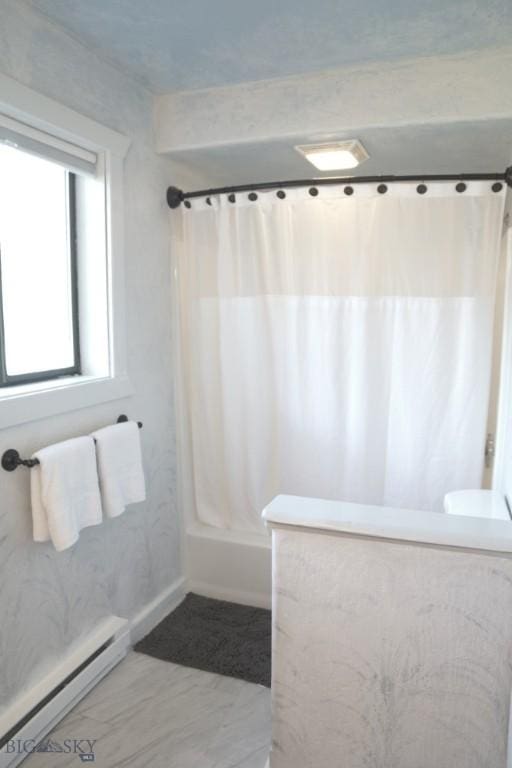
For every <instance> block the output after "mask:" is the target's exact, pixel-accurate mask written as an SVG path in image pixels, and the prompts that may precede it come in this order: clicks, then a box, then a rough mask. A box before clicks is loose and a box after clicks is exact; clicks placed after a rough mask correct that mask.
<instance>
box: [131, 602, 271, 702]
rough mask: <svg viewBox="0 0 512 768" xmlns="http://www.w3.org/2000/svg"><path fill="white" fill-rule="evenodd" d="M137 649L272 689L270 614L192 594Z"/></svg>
mask: <svg viewBox="0 0 512 768" xmlns="http://www.w3.org/2000/svg"><path fill="white" fill-rule="evenodd" d="M135 650H136V651H138V652H139V653H146V654H147V655H148V656H154V657H155V658H157V659H162V660H163V661H172V662H174V663H175V664H182V665H183V666H185V667H194V668H195V669H202V670H203V671H205V672H216V673H217V674H218V675H226V676H227V677H237V678H239V679H241V680H247V682H249V683H259V684H260V685H266V686H267V687H270V655H271V614H270V611H267V610H266V609H264V608H250V607H248V606H246V605H238V603H227V602H225V601H224V600H212V599H211V598H209V597H201V596H200V595H194V594H193V593H192V592H190V593H189V594H188V595H187V596H186V598H185V600H184V601H183V602H182V603H181V605H179V606H178V607H177V608H176V610H174V611H173V612H172V613H170V614H169V615H168V616H166V617H165V619H164V620H163V621H161V622H160V624H158V626H156V627H155V628H154V629H153V630H152V631H151V632H150V633H149V635H146V637H144V638H143V639H142V640H141V641H140V642H139V643H137V645H136V646H135Z"/></svg>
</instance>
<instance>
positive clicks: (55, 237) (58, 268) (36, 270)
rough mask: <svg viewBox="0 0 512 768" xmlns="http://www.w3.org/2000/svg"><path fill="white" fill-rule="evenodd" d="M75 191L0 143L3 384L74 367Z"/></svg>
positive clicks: (65, 176) (62, 175) (55, 172)
mask: <svg viewBox="0 0 512 768" xmlns="http://www.w3.org/2000/svg"><path fill="white" fill-rule="evenodd" d="M70 185H71V186H72V185H73V176H72V174H70V173H69V172H68V171H67V170H66V169H64V168H63V167H61V166H60V165H57V164H56V163H53V162H50V161H47V160H44V159H41V158H39V157H35V156H33V155H30V154H28V153H26V152H22V151H20V150H18V149H15V148H13V147H10V146H7V145H0V259H1V262H0V266H1V288H2V290H1V300H2V309H3V331H4V333H3V336H4V338H3V353H4V358H5V359H4V361H3V367H4V377H5V378H6V379H7V381H4V382H3V383H4V384H5V383H9V382H8V379H9V377H16V376H26V377H30V374H38V373H39V374H40V373H41V372H46V371H57V372H58V371H62V370H63V369H64V370H66V369H73V368H76V360H75V330H76V329H75V328H74V320H73V316H74V309H75V308H74V296H75V292H74V280H75V277H74V259H73V248H74V244H73V248H72V247H71V246H72V238H73V237H74V233H73V226H72V221H73V218H72V217H73V216H74V210H72V209H73V208H74V204H73V195H72V194H70V192H71V193H72V192H73V189H71V190H70ZM70 209H71V210H70ZM70 214H72V215H70ZM0 333H1V328H0ZM0 346H1V345H0ZM5 374H6V376H5ZM34 378H37V376H35V377H34ZM0 383H1V382H0Z"/></svg>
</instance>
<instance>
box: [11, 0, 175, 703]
mask: <svg viewBox="0 0 512 768" xmlns="http://www.w3.org/2000/svg"><path fill="white" fill-rule="evenodd" d="M0 17H1V20H2V21H1V24H0V70H1V71H2V72H3V73H5V74H7V75H9V76H11V77H14V78H16V79H17V80H19V81H21V82H22V83H24V84H26V85H28V86H30V87H31V88H33V89H35V90H37V91H39V92H41V93H43V94H45V95H47V96H49V97H51V98H54V99H56V100H58V101H59V102H61V103H63V104H65V105H67V106H69V107H72V108H74V109H76V110H77V111H79V112H81V113H83V114H85V115H87V116H89V117H91V118H93V119H95V120H98V121H100V122H102V123H104V124H105V125H108V126H110V127H112V128H114V129H115V130H117V131H119V132H121V133H123V134H125V135H128V136H129V137H130V138H131V139H132V145H131V148H130V150H129V153H128V156H127V159H126V166H125V221H126V224H125V227H126V233H125V253H126V298H127V325H128V327H127V338H128V363H129V373H130V376H131V379H132V382H133V384H134V386H135V395H134V396H133V397H132V398H129V399H126V400H123V401H120V402H117V403H108V404H105V405H102V406H99V407H94V408H87V409H84V410H80V411H77V412H73V413H69V414H65V415H62V416H59V417H56V418H52V419H48V420H42V421H38V422H35V423H31V424H25V425H23V426H20V427H18V428H13V429H8V430H3V431H1V432H0V452H3V450H4V449H5V448H8V447H14V448H17V449H19V450H20V452H21V453H22V454H24V455H30V453H31V452H32V451H34V450H35V449H37V448H39V447H41V446H43V445H45V444H47V443H50V442H52V441H57V440H61V439H65V438H68V437H72V436H75V435H79V434H82V433H87V432H88V431H90V430H92V429H94V428H96V427H99V426H102V425H105V424H108V423H110V422H112V421H113V420H114V419H115V418H116V417H117V415H118V414H119V413H122V412H125V413H127V414H129V415H130V416H132V417H134V418H137V419H140V420H142V421H143V422H144V429H143V431H142V433H141V435H142V441H143V451H144V459H145V468H146V477H147V488H148V499H147V502H146V503H145V504H142V505H138V506H137V507H134V508H132V509H130V510H129V511H128V512H127V513H125V515H124V516H122V517H121V518H118V519H116V520H112V521H108V522H106V523H105V524H104V525H102V526H100V527H97V528H93V529H89V530H86V531H84V532H83V533H82V535H81V537H80V541H79V543H78V544H77V545H76V546H75V547H73V549H72V550H70V551H67V552H64V553H61V554H57V553H56V552H55V551H54V550H53V549H52V548H51V546H49V545H41V544H34V543H33V542H32V541H31V513H30V505H29V473H28V470H25V469H19V470H17V471H16V472H14V473H13V474H7V473H5V472H0V614H1V616H2V621H1V622H0V706H2V705H4V704H6V703H7V702H8V701H10V700H11V699H12V698H13V697H14V696H15V695H16V694H17V693H19V691H20V690H22V689H23V688H25V687H27V686H29V685H30V683H31V682H32V681H33V680H34V679H35V678H36V677H37V676H38V675H39V674H40V673H41V672H42V671H44V670H45V669H47V668H48V667H49V666H50V665H51V664H52V662H53V661H54V660H55V659H56V658H58V657H59V656H61V655H62V653H63V652H64V651H65V650H66V649H67V648H68V647H69V645H70V644H71V643H73V642H75V641H77V640H78V639H79V638H80V637H81V636H82V635H84V634H86V633H87V632H88V631H89V630H90V629H91V627H93V626H94V624H95V623H96V622H97V620H98V619H100V618H101V617H103V616H105V615H108V614H111V613H115V614H118V615H120V616H125V617H128V618H130V617H131V616H133V615H134V614H135V613H137V612H138V611H139V610H140V609H141V608H142V607H143V606H144V605H145V604H147V603H148V602H149V601H150V600H152V599H154V598H155V597H156V595H157V594H158V593H159V592H160V591H161V590H163V589H164V588H166V587H167V586H168V585H169V584H171V583H172V581H174V579H176V578H177V577H178V576H179V575H180V571H181V565H180V553H179V541H180V536H179V524H178V519H177V513H176V507H175V498H174V491H175V440H174V433H175V428H174V413H173V406H172V376H171V374H172V356H171V305H170V288H169V286H170V279H171V274H170V263H169V255H168V217H167V208H166V205H165V200H164V193H165V188H166V186H167V184H168V183H169V180H170V177H171V167H170V165H169V164H168V161H166V160H165V159H163V158H161V157H158V156H157V155H155V153H154V151H153V149H152V127H151V109H152V101H151V96H150V94H149V93H148V92H147V91H146V90H144V88H142V87H141V86H140V85H138V84H137V83H135V82H133V81H132V80H130V79H128V78H127V77H126V76H125V75H124V74H123V73H122V72H120V71H119V70H117V69H115V68H114V67H112V66H110V65H109V64H107V63H105V62H103V61H102V60H101V59H99V58H98V57H97V56H96V55H95V54H94V53H93V52H91V51H89V50H88V49H86V48H85V47H83V46H82V45H81V44H79V43H77V42H76V41H75V40H74V39H72V38H71V37H69V36H68V35H66V34H64V33H63V32H61V31H60V30H58V29H57V28H54V27H53V26H51V25H50V24H49V23H48V22H47V21H46V20H44V18H43V17H40V16H38V15H37V14H35V13H34V12H32V11H30V10H29V9H28V8H27V7H26V6H25V4H24V3H23V2H20V0H0ZM28 224H29V223H28Z"/></svg>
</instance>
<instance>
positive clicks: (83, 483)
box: [30, 437, 102, 552]
mask: <svg viewBox="0 0 512 768" xmlns="http://www.w3.org/2000/svg"><path fill="white" fill-rule="evenodd" d="M32 458H33V459H38V460H39V465H36V466H35V467H33V468H32V469H31V470H30V489H31V496H32V520H33V526H34V541H49V540H50V539H51V540H52V542H53V544H54V546H55V549H56V550H58V551H59V552H60V551H62V550H63V549H67V548H68V547H71V546H72V545H73V544H74V543H75V542H76V541H77V539H78V535H79V533H80V531H81V529H82V528H87V527H88V526H89V525H98V524H99V523H101V521H102V513H101V497H100V490H99V485H98V472H97V468H96V453H95V450H94V441H93V440H92V438H91V437H77V438H74V439H73V440H65V441H64V442H62V443H56V444H55V445H50V446H48V448H42V449H41V450H40V451H37V453H35V454H34V455H33V456H32Z"/></svg>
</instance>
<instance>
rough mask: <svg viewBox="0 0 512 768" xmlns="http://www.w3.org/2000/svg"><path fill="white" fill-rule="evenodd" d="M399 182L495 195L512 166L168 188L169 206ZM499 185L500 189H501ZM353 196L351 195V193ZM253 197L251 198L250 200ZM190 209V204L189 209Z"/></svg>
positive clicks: (509, 181) (509, 179) (511, 175)
mask: <svg viewBox="0 0 512 768" xmlns="http://www.w3.org/2000/svg"><path fill="white" fill-rule="evenodd" d="M397 181H418V182H426V181H457V182H458V184H457V188H458V189H457V191H458V192H464V190H465V189H466V185H465V184H464V182H465V181H494V182H495V185H493V186H496V189H495V191H496V192H498V191H499V190H501V188H502V187H501V183H502V182H504V183H505V184H506V185H507V186H508V187H512V166H509V167H508V168H507V169H506V170H505V171H504V172H503V173H448V174H428V173H427V174H423V175H420V174H414V175H412V176H350V177H347V176H337V177H334V176H329V177H324V178H320V179H297V180H293V179H291V180H288V181H263V182H258V183H257V184H240V185H238V186H234V187H213V188H212V189H198V190H195V191H194V192H183V190H182V189H179V188H178V187H168V188H167V204H168V206H169V208H179V206H180V205H181V203H183V202H184V203H185V205H187V201H189V200H190V199H192V198H194V197H209V196H210V195H224V194H228V195H230V198H229V199H230V201H231V202H232V203H234V202H235V194H236V193H237V192H249V193H250V195H249V197H250V199H252V200H256V199H257V197H258V196H257V194H256V191H261V190H267V189H277V190H279V191H280V190H282V189H290V188H292V187H311V189H310V192H311V194H312V195H316V194H317V191H314V190H316V188H317V187H322V186H326V185H329V184H345V185H346V189H348V188H350V187H352V185H354V184H372V183H374V184H379V188H378V191H379V192H380V193H381V194H384V193H385V192H386V191H387V187H386V184H387V183H393V182H397ZM498 185H500V186H499V188H498ZM426 191H427V188H426V186H425V184H424V183H420V184H419V185H418V193H419V194H420V195H421V194H424V193H425V192H426ZM349 194H351V192H349ZM251 195H252V197H251ZM279 197H285V194H284V193H283V194H282V195H279ZM187 207H190V203H188V206H187Z"/></svg>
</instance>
